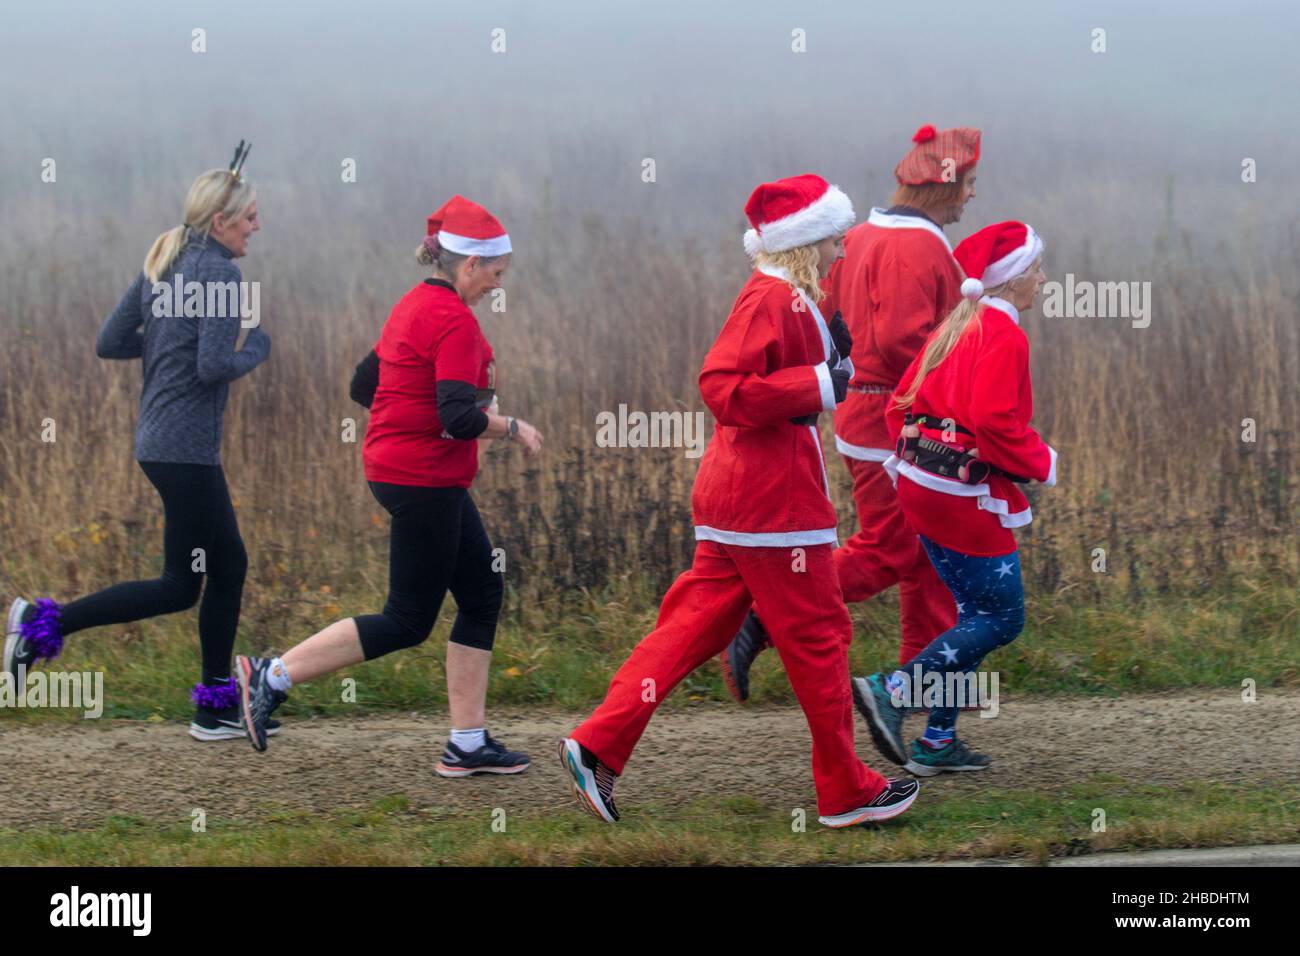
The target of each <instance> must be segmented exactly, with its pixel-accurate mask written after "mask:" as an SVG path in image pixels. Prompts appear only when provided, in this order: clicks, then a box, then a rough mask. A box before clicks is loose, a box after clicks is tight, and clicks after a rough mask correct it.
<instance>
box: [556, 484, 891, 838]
mask: <svg viewBox="0 0 1300 956" xmlns="http://www.w3.org/2000/svg"><path fill="white" fill-rule="evenodd" d="M876 467H877V468H879V467H880V466H879V465H877V466H876ZM882 470H883V469H882ZM800 550H801V552H802V553H801V554H800V553H797V551H796V549H792V548H753V547H741V546H738V545H728V544H718V543H715V542H712V541H700V542H699V543H698V544H697V545H696V548H695V561H694V563H693V564H692V566H691V569H690V570H689V571H686V572H685V573H684V574H682V575H681V576H680V577H678V578H677V580H676V581H674V582H673V586H672V587H671V588H669V590H668V594H667V595H666V596H665V597H664V601H663V605H662V606H661V607H660V609H659V620H658V623H657V624H656V625H655V629H654V630H653V631H651V632H650V633H649V634H648V635H646V637H645V639H644V640H642V641H641V643H640V644H638V645H637V646H636V649H635V650H633V651H632V654H631V656H630V657H629V658H628V659H627V662H626V663H624V664H623V666H622V667H620V668H619V670H618V673H617V674H615V675H614V679H613V680H612V681H611V682H610V685H609V691H608V692H607V693H606V695H605V700H604V702H603V703H602V704H601V705H600V706H599V707H597V708H596V712H595V713H594V714H592V715H591V717H590V718H588V719H587V720H586V721H585V722H584V723H583V724H582V725H581V726H580V727H578V729H577V730H575V731H574V732H573V738H574V739H575V740H577V741H578V743H580V744H582V745H583V746H584V747H586V748H587V749H588V750H590V751H591V752H592V753H594V754H595V755H596V756H597V757H599V758H600V760H601V761H603V762H604V763H605V764H606V765H608V766H609V768H610V769H611V770H613V771H614V772H615V773H622V772H623V767H624V765H625V764H626V763H627V760H628V758H629V757H630V756H631V755H632V750H633V748H634V747H635V746H636V743H637V741H638V740H639V739H640V738H641V734H642V733H643V732H644V731H645V728H646V724H648V723H649V722H650V718H651V716H652V715H653V714H654V712H655V708H656V707H658V705H659V702H660V701H662V700H663V699H664V698H665V697H667V696H668V694H669V693H670V692H671V691H672V689H673V688H674V687H676V686H677V684H678V683H679V682H680V681H681V680H682V678H684V677H686V675H687V674H689V673H691V671H693V670H695V669H696V668H697V667H699V666H700V665H701V664H703V663H705V662H706V661H708V660H711V659H712V658H714V657H716V656H717V655H718V654H719V653H721V652H722V650H723V648H725V647H726V646H727V645H728V644H729V643H731V639H732V638H734V637H735V636H736V631H737V630H738V629H739V628H740V624H741V621H743V620H744V618H745V613H746V612H747V611H748V610H749V608H750V605H751V604H752V605H753V606H754V609H755V611H756V613H757V614H758V616H759V618H760V619H761V620H762V621H763V626H764V627H765V628H767V631H768V633H769V634H770V635H771V636H772V642H773V644H774V645H775V646H776V650H777V653H778V654H779V655H780V657H781V663H782V664H784V665H785V670H786V674H787V675H788V676H789V678H790V686H791V687H793V688H794V692H795V696H796V697H798V699H799V705H800V706H801V707H802V708H803V712H804V716H805V717H806V718H807V720H808V729H809V730H810V731H811V732H812V770H813V782H814V783H815V784H816V786H817V809H818V812H819V813H821V814H822V815H828V814H837V813H846V812H848V811H849V810H855V809H857V808H858V807H861V806H863V805H865V804H867V803H869V802H870V801H871V800H873V799H874V798H875V797H877V796H879V794H880V793H881V792H882V791H883V790H884V789H885V786H886V781H885V778H884V777H882V776H881V775H880V774H878V773H876V772H875V771H874V770H872V769H871V768H870V767H868V766H867V765H866V764H864V763H863V762H862V761H861V760H859V759H858V756H857V753H856V752H855V751H854V748H853V701H852V695H851V692H850V690H849V658H848V645H849V641H850V639H851V635H852V630H853V625H852V622H851V621H850V620H849V614H848V610H847V609H846V608H845V607H844V602H843V600H842V599H841V598H840V586H839V582H838V580H837V579H836V577H835V562H834V559H833V558H832V556H831V550H832V549H831V546H830V545H829V544H823V545H809V546H807V547H804V548H802V549H800ZM800 561H802V562H803V565H802V569H797V568H799V562H800Z"/></svg>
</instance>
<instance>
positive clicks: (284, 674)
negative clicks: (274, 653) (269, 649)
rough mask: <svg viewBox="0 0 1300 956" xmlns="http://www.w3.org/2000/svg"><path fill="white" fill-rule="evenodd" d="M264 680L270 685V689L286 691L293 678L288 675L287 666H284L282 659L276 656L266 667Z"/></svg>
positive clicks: (291, 684) (290, 685)
mask: <svg viewBox="0 0 1300 956" xmlns="http://www.w3.org/2000/svg"><path fill="white" fill-rule="evenodd" d="M266 682H267V683H268V684H270V685H271V689H272V690H278V691H280V692H281V693H288V691H289V688H290V687H292V686H293V678H291V677H290V676H289V668H287V667H285V666H284V661H282V660H280V658H278V657H276V658H274V659H272V661H271V666H270V667H268V668H267V669H266Z"/></svg>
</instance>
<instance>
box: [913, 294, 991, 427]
mask: <svg viewBox="0 0 1300 956" xmlns="http://www.w3.org/2000/svg"><path fill="white" fill-rule="evenodd" d="M982 308H983V306H982V305H981V304H980V303H979V302H977V301H976V300H974V299H962V300H961V302H959V303H958V304H957V308H955V309H953V310H952V311H951V312H949V313H948V317H947V318H946V319H944V320H943V325H941V326H939V331H938V332H937V333H935V335H934V336H933V337H931V339H930V341H928V342H926V343H925V351H924V352H922V353H921V367H920V368H918V369H917V370H916V376H915V377H914V378H913V379H912V384H911V385H909V386H908V388H907V391H906V392H904V393H903V394H902V395H900V396H898V401H897V402H895V403H894V406H895V407H896V408H902V409H907V408H911V407H912V402H914V401H915V400H916V393H917V392H918V391H920V389H921V383H922V382H924V381H925V377H926V376H927V375H929V374H930V373H931V372H932V371H934V369H935V368H936V367H937V366H938V364H939V363H940V362H942V361H943V360H944V359H946V358H947V357H948V354H949V353H950V352H952V350H953V349H954V348H956V346H957V342H958V341H960V339H961V337H962V335H964V334H965V332H966V330H967V329H968V328H970V325H971V320H972V319H974V318H975V317H976V316H977V315H978V314H979V312H980V310H981V309H982ZM975 328H976V330H979V329H980V324H979V323H978V322H976V323H975Z"/></svg>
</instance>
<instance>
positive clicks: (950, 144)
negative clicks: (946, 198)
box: [894, 123, 980, 186]
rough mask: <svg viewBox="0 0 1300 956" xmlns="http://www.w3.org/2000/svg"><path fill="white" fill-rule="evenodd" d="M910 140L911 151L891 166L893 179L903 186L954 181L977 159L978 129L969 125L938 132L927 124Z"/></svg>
mask: <svg viewBox="0 0 1300 956" xmlns="http://www.w3.org/2000/svg"><path fill="white" fill-rule="evenodd" d="M912 142H913V143H915V144H916V145H915V146H913V147H912V151H911V152H910V153H908V154H907V155H906V156H904V157H903V159H902V161H901V162H900V163H899V164H898V165H897V166H895V167H894V178H895V179H897V180H898V182H899V185H902V186H923V185H925V184H926V183H952V182H957V181H959V180H960V179H961V174H962V173H963V172H965V171H966V170H967V169H969V168H970V167H972V166H974V165H975V164H976V163H977V162H979V158H980V131H979V130H977V129H974V128H972V127H968V126H958V127H956V128H954V129H946V130H944V131H943V132H938V131H936V130H935V128H934V127H933V126H931V125H930V124H929V123H926V124H925V125H924V126H922V127H921V128H920V129H918V130H917V131H916V135H915V136H913V137H912ZM945 161H947V165H945ZM945 173H947V178H945V175H944V174H945Z"/></svg>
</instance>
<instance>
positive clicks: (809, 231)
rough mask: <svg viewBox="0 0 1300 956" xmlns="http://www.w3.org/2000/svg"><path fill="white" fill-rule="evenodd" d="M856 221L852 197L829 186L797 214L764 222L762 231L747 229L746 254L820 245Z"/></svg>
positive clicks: (836, 187) (751, 256)
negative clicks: (817, 243) (812, 244)
mask: <svg viewBox="0 0 1300 956" xmlns="http://www.w3.org/2000/svg"><path fill="white" fill-rule="evenodd" d="M855 218H856V217H855V216H854V214H853V203H852V202H851V201H850V200H849V197H848V196H846V195H845V194H844V192H843V191H842V190H841V189H840V188H839V187H838V186H829V187H827V189H826V192H824V193H822V194H821V196H820V197H819V198H818V199H817V200H816V201H815V202H812V203H810V204H808V205H807V206H805V207H804V208H803V209H800V210H799V211H798V212H793V213H791V214H790V215H788V216H786V217H784V218H783V219H777V220H776V221H775V222H765V223H763V224H762V226H761V227H760V229H757V230H756V229H749V230H747V231H746V232H745V235H744V242H745V252H747V253H748V254H749V257H750V258H751V259H752V258H753V257H754V256H756V255H758V253H760V252H784V251H785V250H786V249H794V248H796V247H798V246H806V245H809V244H811V243H814V242H820V241H821V240H822V239H825V238H827V237H828V236H834V235H838V234H839V233H841V232H843V231H844V230H846V229H848V228H849V226H851V225H853V220H854V219H855Z"/></svg>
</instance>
